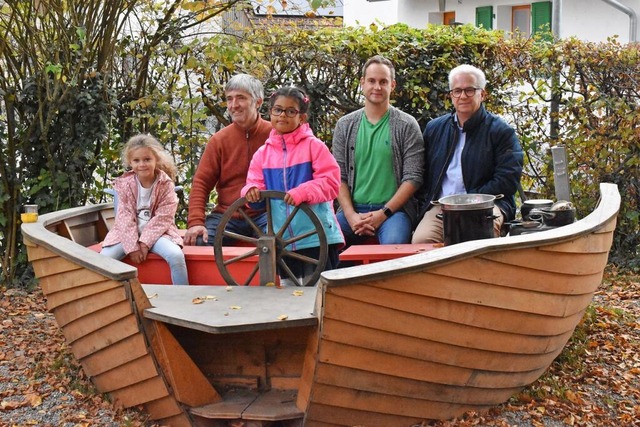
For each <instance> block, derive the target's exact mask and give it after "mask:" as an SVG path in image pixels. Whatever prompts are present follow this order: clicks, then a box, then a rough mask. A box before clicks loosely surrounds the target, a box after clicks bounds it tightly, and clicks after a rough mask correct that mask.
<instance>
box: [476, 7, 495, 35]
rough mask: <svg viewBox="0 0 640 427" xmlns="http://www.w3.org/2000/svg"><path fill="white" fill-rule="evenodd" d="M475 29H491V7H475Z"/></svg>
mask: <svg viewBox="0 0 640 427" xmlns="http://www.w3.org/2000/svg"><path fill="white" fill-rule="evenodd" d="M476 27H483V28H484V29H485V30H492V29H493V6H482V7H476Z"/></svg>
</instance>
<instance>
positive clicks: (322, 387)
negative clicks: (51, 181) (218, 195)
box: [22, 184, 620, 427]
mask: <svg viewBox="0 0 640 427" xmlns="http://www.w3.org/2000/svg"><path fill="white" fill-rule="evenodd" d="M601 192H602V201H601V203H600V204H599V205H598V207H597V209H596V210H594V212H592V213H591V214H590V215H589V216H587V217H586V218H584V219H583V220H581V221H578V222H576V223H574V224H571V225H569V226H566V227H560V228H558V229H555V230H549V231H545V232H541V233H535V234H530V235H521V236H511V237H506V238H498V239H484V240H478V241H470V242H465V243H461V244H458V245H451V246H447V247H442V248H438V249H433V248H429V249H433V250H425V248H414V249H415V250H413V249H411V248H402V254H406V253H412V250H413V252H415V254H414V255H409V256H401V257H400V258H397V259H389V260H386V261H382V262H371V263H369V261H368V260H367V261H364V260H363V263H362V265H358V266H356V267H351V268H344V269H338V270H333V271H328V272H324V273H323V274H322V277H321V283H320V284H319V285H318V286H317V287H314V288H304V292H305V293H306V294H305V296H304V297H300V294H299V293H298V294H296V293H295V292H293V291H292V290H291V289H289V290H286V289H284V290H283V289H277V288H270V289H269V288H265V287H259V286H247V287H234V288H233V289H227V288H225V287H220V286H215V287H213V286H206V284H205V283H202V285H204V286H197V287H189V288H183V289H184V290H183V291H181V290H180V288H181V287H173V286H166V285H165V286H159V285H153V286H151V285H148V284H141V283H140V280H139V277H138V269H136V268H135V267H133V266H131V265H128V264H126V263H123V262H119V261H115V260H112V259H108V258H106V257H102V256H100V255H99V254H98V253H97V252H96V251H95V245H96V244H97V243H99V242H100V240H101V239H102V238H103V237H104V233H106V230H108V228H109V226H110V218H111V220H112V212H110V211H109V209H110V207H109V206H90V207H83V208H76V209H72V210H67V211H61V212H57V213H52V214H47V215H42V216H41V217H40V220H39V221H38V222H37V223H33V224H23V227H22V230H23V236H24V240H25V244H26V245H27V249H28V255H29V259H30V261H31V262H32V264H33V267H34V271H35V274H36V276H37V277H38V279H39V281H40V285H41V286H42V289H43V291H44V294H45V296H46V298H47V304H48V308H49V310H50V311H51V312H52V313H53V314H54V316H55V318H56V321H57V323H58V324H59V325H60V328H61V330H62V332H63V334H64V336H65V338H66V340H67V342H68V343H69V346H70V348H71V350H72V352H73V354H74V356H75V357H76V358H77V359H78V360H79V362H80V363H81V365H82V367H83V369H84V370H85V371H86V373H87V375H89V376H90V377H91V378H92V381H93V382H94V383H95V384H96V387H97V388H98V390H99V391H100V392H105V393H109V394H110V395H111V396H112V398H113V400H114V403H115V404H116V405H118V406H122V407H135V406H142V407H143V408H144V410H145V411H146V412H148V413H149V414H150V417H151V418H152V419H154V420H157V421H158V422H159V423H161V424H162V425H172V426H191V425H197V426H216V427H217V426H223V425H227V424H228V423H234V422H235V423H237V422H243V423H249V424H252V425H255V426H267V425H270V423H273V422H283V423H289V424H284V425H289V426H299V425H305V426H328V425H331V426H353V425H363V426H365V425H366V426H389V425H394V426H403V425H406V426H410V425H415V424H418V423H420V422H422V421H424V420H426V419H450V418H453V417H458V416H460V415H462V414H464V413H465V412H466V411H470V410H473V411H484V410H487V409H489V408H491V407H492V406H495V405H497V404H500V403H502V402H505V401H506V400H508V399H509V398H510V397H511V396H512V395H513V394H515V393H517V392H518V391H519V390H520V389H522V388H523V387H525V386H527V385H528V384H530V383H532V382H533V381H535V380H536V379H537V378H539V377H540V376H541V375H542V374H543V373H544V372H545V371H546V369H548V367H549V366H550V364H551V363H552V362H553V360H554V359H555V358H556V357H557V356H558V355H559V354H560V352H562V349H563V348H564V346H565V345H566V343H567V342H568V340H569V339H570V337H571V335H572V333H573V331H574V329H575V327H576V325H577V324H578V323H579V322H580V320H581V318H582V316H583V314H584V311H585V310H586V309H587V307H588V305H589V304H590V302H591V300H592V297H593V294H594V292H595V291H596V290H597V288H598V286H599V284H600V283H601V280H602V275H603V272H604V268H605V266H606V264H607V258H608V252H609V249H610V247H611V244H612V239H613V233H614V230H615V223H616V215H617V211H618V208H619V205H620V196H619V194H618V191H617V188H616V187H615V186H614V185H611V184H602V185H601ZM110 215H111V216H110ZM91 246H93V247H94V249H90V247H91ZM396 251H397V249H396ZM376 252H380V248H379V247H378V248H377V249H376ZM392 252H393V251H387V255H380V254H379V253H378V254H377V255H376V256H377V257H379V259H387V258H386V257H387V256H388V253H392ZM200 255H202V254H200ZM200 255H199V256H200ZM211 256H213V254H212V253H211ZM391 257H392V256H389V258H391ZM211 261H212V260H211ZM350 261H353V260H352V259H350ZM209 265H211V266H212V268H213V266H214V265H215V262H210V264H209ZM217 285H220V284H217ZM187 290H188V291H189V292H190V293H189V294H188V295H187V294H186V292H187ZM229 291H231V292H237V294H235V295H230V294H225V292H229ZM192 294H193V295H192ZM234 298H235V299H234ZM243 298H244V301H247V302H246V303H243ZM167 302H168V303H167ZM236 319H237V320H236ZM228 425H231V424H228Z"/></svg>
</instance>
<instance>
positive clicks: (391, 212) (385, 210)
mask: <svg viewBox="0 0 640 427" xmlns="http://www.w3.org/2000/svg"><path fill="white" fill-rule="evenodd" d="M382 213H383V214H384V216H386V217H387V218H390V217H391V215H393V211H392V210H391V209H389V208H388V207H386V206H385V207H384V208H382Z"/></svg>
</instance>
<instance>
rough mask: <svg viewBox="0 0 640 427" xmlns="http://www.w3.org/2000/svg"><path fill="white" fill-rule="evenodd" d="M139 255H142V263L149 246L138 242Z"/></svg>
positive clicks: (147, 253)
mask: <svg viewBox="0 0 640 427" xmlns="http://www.w3.org/2000/svg"><path fill="white" fill-rule="evenodd" d="M140 253H142V261H144V260H146V259H147V255H149V246H147V245H146V244H144V243H142V242H140Z"/></svg>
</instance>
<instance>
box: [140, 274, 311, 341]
mask: <svg viewBox="0 0 640 427" xmlns="http://www.w3.org/2000/svg"><path fill="white" fill-rule="evenodd" d="M144 290H145V292H146V293H147V295H151V296H153V298H151V301H152V304H153V308H148V309H146V310H145V311H144V316H145V317H146V318H148V319H153V320H158V321H161V322H165V323H169V324H172V325H177V326H182V327H186V328H192V329H196V330H200V331H204V332H208V333H211V334H224V333H233V332H245V331H257V330H267V329H279V328H292V327H301V326H309V325H317V324H318V318H317V316H316V315H315V314H314V309H315V301H316V292H317V288H315V287H311V288H302V289H298V288H296V289H291V288H276V287H266V286H234V287H229V288H226V289H225V288H222V287H219V286H217V287H216V286H193V287H191V286H189V287H184V286H162V285H145V286H144ZM207 296H212V297H215V298H212V299H208V300H205V301H204V303H202V304H194V303H193V300H194V299H195V298H197V297H200V298H206V297H207ZM281 315H285V316H287V317H286V318H285V319H280V318H279V316H281Z"/></svg>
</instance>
